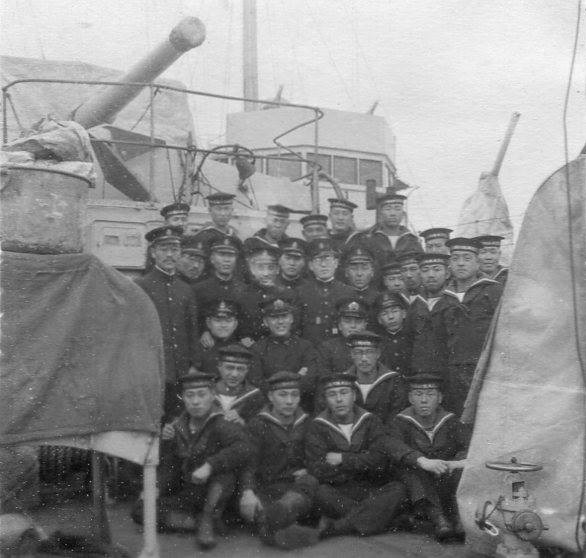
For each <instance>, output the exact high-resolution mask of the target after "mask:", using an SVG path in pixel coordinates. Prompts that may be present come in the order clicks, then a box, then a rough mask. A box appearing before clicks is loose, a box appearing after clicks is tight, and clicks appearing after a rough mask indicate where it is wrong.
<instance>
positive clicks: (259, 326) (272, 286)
mask: <svg viewBox="0 0 586 558" xmlns="http://www.w3.org/2000/svg"><path fill="white" fill-rule="evenodd" d="M244 254H245V258H246V266H247V270H248V274H249V276H250V284H248V285H247V286H246V288H245V289H244V293H243V294H242V297H241V298H239V299H238V300H239V302H240V305H241V306H242V311H243V319H242V324H241V328H240V330H241V334H242V337H243V338H246V339H247V340H246V342H245V344H246V345H247V346H251V345H252V343H253V342H255V341H257V340H258V339H260V338H261V337H262V336H263V335H267V334H268V330H267V328H266V326H265V325H264V320H263V315H262V310H261V307H262V305H263V304H264V303H265V302H268V301H269V300H270V299H272V298H274V297H277V296H284V295H283V293H284V289H282V288H281V287H279V286H277V275H278V273H279V258H280V257H281V250H280V249H279V248H278V247H275V246H272V245H270V244H268V243H267V242H265V241H263V240H261V239H259V238H257V237H254V236H252V237H250V238H247V239H246V241H245V242H244Z"/></svg>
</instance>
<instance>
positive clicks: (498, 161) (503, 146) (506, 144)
mask: <svg viewBox="0 0 586 558" xmlns="http://www.w3.org/2000/svg"><path fill="white" fill-rule="evenodd" d="M520 116H521V113H520V112H514V113H513V114H512V116H511V120H510V122H509V127H508V128H507V131H506V133H505V137H504V139H503V142H502V143H501V148H500V149H499V152H498V155H497V156H496V160H495V162H494V165H493V167H492V171H490V174H492V175H493V176H498V174H499V172H500V170H501V166H502V164H503V159H504V158H505V154H506V153H507V149H508V147H509V143H510V142H511V138H512V137H513V133H514V132H515V127H516V126H517V122H519V117H520Z"/></svg>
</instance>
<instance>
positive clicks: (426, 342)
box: [406, 252, 459, 377]
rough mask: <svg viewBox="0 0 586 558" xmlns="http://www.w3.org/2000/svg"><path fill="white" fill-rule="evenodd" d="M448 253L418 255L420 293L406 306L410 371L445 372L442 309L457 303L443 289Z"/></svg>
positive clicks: (446, 358) (451, 295)
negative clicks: (409, 345) (410, 347)
mask: <svg viewBox="0 0 586 558" xmlns="http://www.w3.org/2000/svg"><path fill="white" fill-rule="evenodd" d="M449 260H450V256H448V255H447V254H443V253H439V252H438V253H432V252H428V253H426V254H422V255H421V257H420V258H419V269H420V271H421V281H422V291H421V294H420V295H419V296H418V297H417V298H416V299H415V300H414V302H413V303H412V304H411V305H410V306H409V310H408V312H407V326H406V327H407V330H408V331H409V332H410V334H411V340H412V344H413V347H412V351H411V355H412V356H411V363H410V368H411V373H412V374H420V373H430V372H432V371H434V372H435V371H437V372H439V373H440V374H442V375H443V377H445V376H446V374H447V367H448V346H447V332H446V328H445V317H444V316H445V312H446V310H447V309H448V308H450V307H451V306H455V305H458V303H459V302H458V299H457V298H456V297H455V296H454V294H453V293H452V292H450V291H446V290H445V288H446V283H447V280H448V265H449Z"/></svg>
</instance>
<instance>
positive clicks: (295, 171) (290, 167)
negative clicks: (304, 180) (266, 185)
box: [267, 154, 303, 180]
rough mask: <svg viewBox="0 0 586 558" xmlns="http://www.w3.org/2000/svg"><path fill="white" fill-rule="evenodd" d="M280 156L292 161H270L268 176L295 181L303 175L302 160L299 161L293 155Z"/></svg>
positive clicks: (268, 161)
mask: <svg viewBox="0 0 586 558" xmlns="http://www.w3.org/2000/svg"><path fill="white" fill-rule="evenodd" d="M279 156H280V157H284V158H286V159H290V160H287V161H283V160H282V159H268V160H267V174H269V175H271V176H283V177H286V178H289V179H290V180H295V179H296V178H299V177H300V176H301V175H302V174H303V172H302V169H301V159H298V158H297V157H295V156H293V155H291V154H282V155H279Z"/></svg>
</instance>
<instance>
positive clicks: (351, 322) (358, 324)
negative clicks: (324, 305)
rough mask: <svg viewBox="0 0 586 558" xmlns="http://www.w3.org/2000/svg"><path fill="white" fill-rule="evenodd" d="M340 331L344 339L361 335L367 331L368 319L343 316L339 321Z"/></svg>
mask: <svg viewBox="0 0 586 558" xmlns="http://www.w3.org/2000/svg"><path fill="white" fill-rule="evenodd" d="M338 330H339V331H340V334H341V335H342V337H344V338H346V337H348V336H349V335H350V334H351V333H360V332H361V331H365V330H366V319H365V318H357V317H356V316H341V317H340V319H339V320H338Z"/></svg>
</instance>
